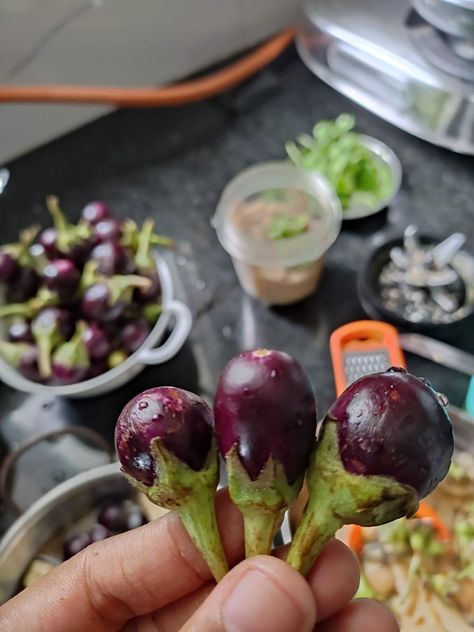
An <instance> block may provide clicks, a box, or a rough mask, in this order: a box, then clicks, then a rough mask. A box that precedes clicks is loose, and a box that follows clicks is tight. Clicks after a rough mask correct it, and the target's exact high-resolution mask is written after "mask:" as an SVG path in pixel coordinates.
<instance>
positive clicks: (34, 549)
mask: <svg viewBox="0 0 474 632" xmlns="http://www.w3.org/2000/svg"><path fill="white" fill-rule="evenodd" d="M136 495H137V492H136V491H135V490H134V489H133V488H132V487H131V486H130V485H129V483H128V482H127V481H126V480H125V478H124V477H123V476H122V474H121V473H120V469H119V465H118V463H110V464H107V465H101V466H99V467H95V468H93V469H92V470H89V471H88V472H83V473H82V474H78V475H76V476H74V477H73V478H71V479H69V480H68V481H65V482H64V483H62V484H61V485H58V486H57V487H55V488H54V489H52V490H51V491H50V492H48V493H47V494H45V495H44V496H43V497H42V498H40V499H39V500H38V501H37V502H35V503H34V504H33V505H32V506H31V507H30V508H29V509H28V510H27V511H26V512H25V513H24V514H23V515H22V516H21V517H20V518H18V520H16V522H15V523H14V524H13V525H12V527H11V528H10V529H9V530H8V531H7V533H6V534H5V536H4V537H3V539H2V540H1V542H0V603H4V602H5V601H7V600H8V599H10V597H12V596H13V595H14V594H15V593H16V592H17V590H18V587H19V586H20V582H21V578H22V576H23V575H24V573H25V571H26V570H27V568H28V566H29V565H30V563H31V561H32V560H33V559H34V557H35V556H36V555H37V553H38V552H39V551H40V550H41V548H42V547H43V546H44V544H45V543H46V542H47V541H48V540H49V539H50V538H51V537H52V536H53V535H54V533H55V532H56V531H57V530H58V529H60V528H61V527H64V526H65V524H69V523H74V521H75V520H78V519H80V518H81V517H83V516H84V515H85V514H87V513H88V512H89V511H92V510H93V509H94V507H96V506H97V505H98V504H100V502H101V501H103V500H105V499H106V498H110V497H120V498H123V499H127V498H130V499H132V498H136Z"/></svg>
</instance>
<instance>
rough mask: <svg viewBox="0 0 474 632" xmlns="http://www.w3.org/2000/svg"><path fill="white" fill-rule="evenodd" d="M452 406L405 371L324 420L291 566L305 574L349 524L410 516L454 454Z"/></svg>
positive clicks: (379, 381) (358, 393) (376, 377)
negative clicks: (328, 544)
mask: <svg viewBox="0 0 474 632" xmlns="http://www.w3.org/2000/svg"><path fill="white" fill-rule="evenodd" d="M446 407H447V401H446V398H444V396H441V395H439V394H438V393H436V391H434V390H433V389H432V388H431V387H430V386H429V385H428V384H427V383H426V382H425V381H423V380H421V379H419V378H417V377H414V376H413V375H410V374H409V373H407V372H406V371H405V370H403V369H393V368H392V369H389V370H388V371H386V372H384V373H377V374H373V375H368V376H366V377H362V378H361V379H359V380H357V381H356V382H354V383H353V384H351V385H350V386H349V387H348V388H347V389H346V390H345V391H344V392H343V393H342V394H341V395H340V396H339V398H338V399H337V400H336V401H335V403H334V404H333V405H332V406H331V408H330V409H329V412H328V413H327V415H326V417H325V418H324V420H323V424H322V427H321V431H320V435H319V440H318V444H317V445H316V448H315V450H314V452H313V455H312V457H311V462H310V466H309V470H308V474H307V481H308V489H309V500H308V504H307V506H306V509H305V511H304V514H303V518H302V520H301V523H300V525H299V526H298V529H297V531H296V534H295V537H294V538H293V542H292V545H291V548H290V551H289V553H288V558H287V562H288V563H289V564H290V565H291V566H293V567H294V568H296V569H297V570H299V571H301V572H302V573H303V574H306V573H307V572H308V570H309V569H310V568H311V566H312V564H313V562H314V559H315V558H316V556H317V555H318V553H319V552H320V550H321V548H322V546H323V545H324V544H325V543H326V542H327V540H328V539H329V538H331V537H332V536H333V535H334V533H335V532H336V530H337V529H339V528H340V527H341V526H342V525H343V524H351V523H353V524H360V525H362V526H375V525H381V524H384V523H386V522H390V521H391V520H395V519H397V518H401V517H402V516H411V515H413V514H414V513H415V511H416V510H417V508H418V502H419V500H420V499H421V498H423V497H425V496H426V495H427V494H429V493H431V492H432V491H433V490H434V489H435V488H436V486H437V485H438V483H440V482H441V481H442V480H443V478H444V477H445V476H446V474H447V472H448V469H449V466H450V463H451V457H452V454H453V447H454V441H453V429H452V426H451V422H450V420H449V416H448V414H447V410H446Z"/></svg>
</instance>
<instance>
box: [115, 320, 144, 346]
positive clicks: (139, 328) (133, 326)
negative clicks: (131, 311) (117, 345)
mask: <svg viewBox="0 0 474 632" xmlns="http://www.w3.org/2000/svg"><path fill="white" fill-rule="evenodd" d="M149 335H150V327H149V325H148V323H147V321H146V320H145V319H143V318H140V319H137V320H132V321H130V322H129V323H127V324H126V325H125V326H124V327H123V329H122V330H121V332H120V339H121V341H122V344H123V346H124V347H125V349H127V351H129V352H130V353H135V351H136V350H137V349H139V348H140V347H141V346H142V344H143V343H144V342H145V340H146V339H147V338H148V336H149Z"/></svg>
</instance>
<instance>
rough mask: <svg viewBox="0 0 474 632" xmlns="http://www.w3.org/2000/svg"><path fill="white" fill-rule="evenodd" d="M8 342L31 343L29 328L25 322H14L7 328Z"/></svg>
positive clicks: (31, 337)
mask: <svg viewBox="0 0 474 632" xmlns="http://www.w3.org/2000/svg"><path fill="white" fill-rule="evenodd" d="M8 340H9V341H10V342H33V336H32V334H31V327H30V325H29V323H28V322H27V321H26V320H23V319H21V320H16V321H14V322H13V323H12V324H11V325H10V327H9V328H8Z"/></svg>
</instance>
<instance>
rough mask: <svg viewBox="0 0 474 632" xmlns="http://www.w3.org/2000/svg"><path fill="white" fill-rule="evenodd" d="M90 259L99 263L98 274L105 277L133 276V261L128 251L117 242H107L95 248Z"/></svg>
mask: <svg viewBox="0 0 474 632" xmlns="http://www.w3.org/2000/svg"><path fill="white" fill-rule="evenodd" d="M90 258H91V259H92V260H93V261H96V262H97V263H98V272H99V273H100V274H104V275H105V276H112V275H113V274H131V273H132V272H133V271H134V268H135V266H134V263H133V259H132V257H131V256H130V254H129V253H128V252H127V250H126V249H125V248H124V247H123V246H121V245H120V244H119V243H118V242H116V241H106V242H103V243H100V244H98V245H97V246H95V248H93V250H92V252H91V255H90Z"/></svg>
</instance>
